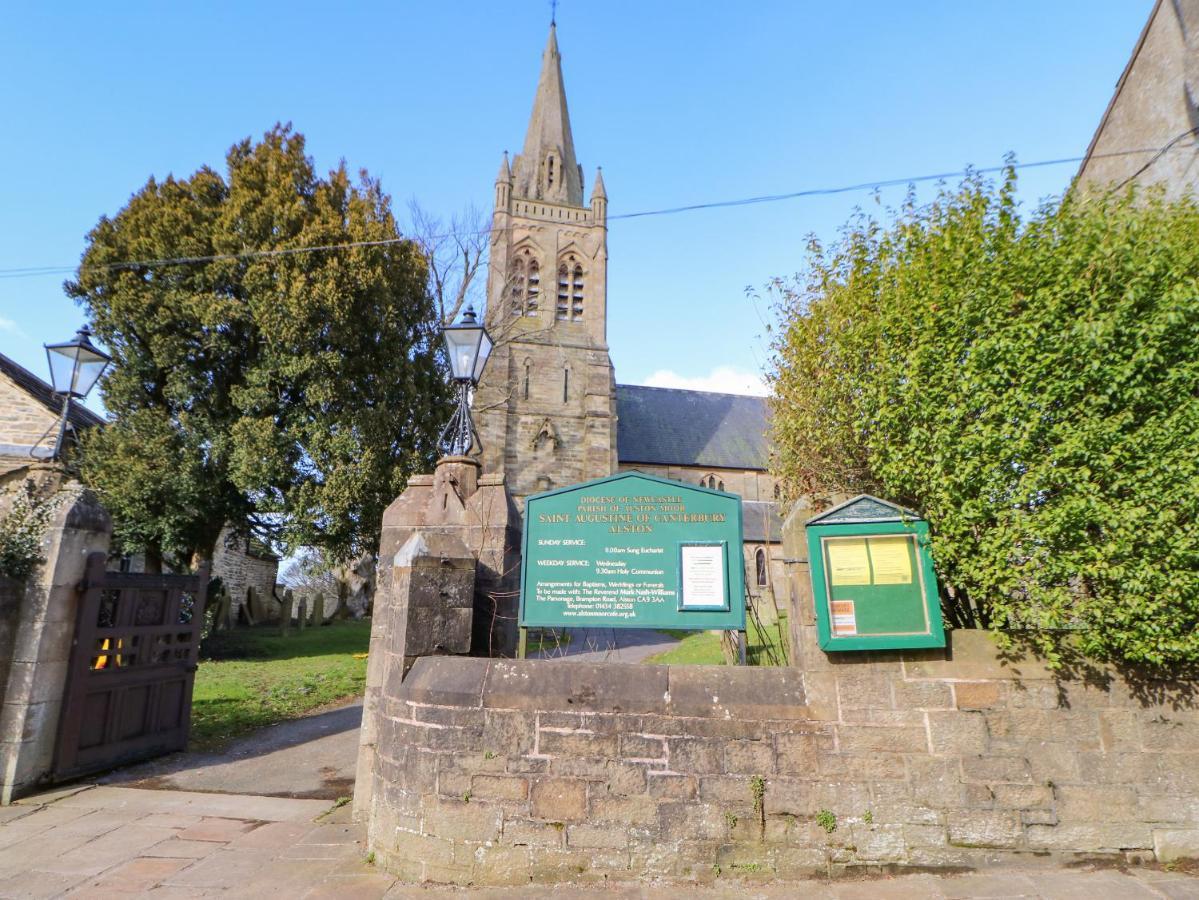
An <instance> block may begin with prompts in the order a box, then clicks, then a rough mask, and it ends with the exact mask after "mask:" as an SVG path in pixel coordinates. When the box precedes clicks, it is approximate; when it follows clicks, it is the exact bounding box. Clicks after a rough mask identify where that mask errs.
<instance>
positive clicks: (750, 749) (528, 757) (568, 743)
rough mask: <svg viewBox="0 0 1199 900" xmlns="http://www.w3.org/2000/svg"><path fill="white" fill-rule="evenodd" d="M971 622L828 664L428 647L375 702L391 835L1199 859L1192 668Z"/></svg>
mask: <svg viewBox="0 0 1199 900" xmlns="http://www.w3.org/2000/svg"><path fill="white" fill-rule="evenodd" d="M952 638H953V646H952V648H951V650H950V652H949V653H948V654H945V653H941V654H940V656H941V658H930V655H929V654H927V652H925V655H924V656H923V657H920V656H916V655H913V656H911V657H905V656H903V655H901V654H898V653H895V654H871V655H869V657H867V656H866V655H864V654H854V657H855V658H854V659H853V660H852V661H839V660H826V661H825V667H824V668H823V669H821V670H812V671H800V670H797V669H737V668H724V667H667V666H634V665H624V664H618V663H615V664H599V665H584V664H573V663H563V662H554V661H541V660H528V661H507V660H486V659H471V658H451V657H441V658H430V657H426V658H422V659H420V660H418V661H417V662H416V664H415V666H414V667H413V669H412V671H411V673H410V674H409V675H408V677H407V678H406V679H405V680H404V681H403V683H402V684H400V685H395V684H389V685H385V686H384V688H383V690H382V691H381V696H380V699H379V702H378V706H377V708H376V710H375V713H374V715H375V727H376V728H377V730H378V743H377V745H376V752H375V754H374V763H373V766H372V767H371V768H372V776H371V785H370V791H371V793H370V795H369V803H368V804H367V813H368V816H369V840H370V846H371V849H372V850H373V851H374V853H375V854H376V857H377V859H378V860H379V862H380V864H381V865H383V866H384V867H385V868H387V869H388V870H389V871H391V872H394V873H396V874H398V875H400V876H401V877H403V878H407V879H413V880H424V881H436V882H454V883H459V884H468V883H474V884H521V883H527V882H529V881H530V880H533V881H557V880H602V879H605V878H611V879H613V880H629V879H634V878H639V877H643V876H658V877H667V878H679V879H688V880H696V881H708V880H712V879H715V878H720V877H727V876H734V877H749V878H752V877H757V876H762V877H780V878H787V877H799V876H805V875H812V874H819V875H837V874H842V873H845V872H847V871H853V870H868V869H878V868H880V867H902V866H921V867H927V866H932V867H954V868H958V867H969V868H977V867H981V866H986V865H990V864H994V863H998V862H1004V861H1011V860H1013V859H1019V860H1020V861H1021V862H1024V863H1028V862H1031V861H1033V860H1034V859H1037V858H1050V859H1055V860H1056V861H1059V862H1060V861H1062V859H1063V858H1067V859H1068V858H1077V857H1080V856H1081V857H1095V856H1106V857H1109V858H1113V859H1116V860H1120V861H1138V860H1149V859H1152V858H1153V857H1154V856H1155V854H1156V857H1157V858H1158V859H1159V860H1161V861H1168V860H1170V859H1174V858H1178V857H1181V856H1199V713H1197V712H1196V709H1195V706H1194V701H1193V700H1189V699H1187V698H1186V696H1185V691H1183V690H1182V688H1180V686H1173V687H1172V688H1171V689H1170V690H1169V691H1168V692H1167V693H1166V694H1164V695H1157V696H1146V695H1145V694H1144V693H1143V692H1139V691H1138V690H1136V689H1133V688H1131V687H1129V685H1127V684H1126V683H1124V682H1123V681H1121V680H1120V679H1119V678H1114V677H1113V678H1111V679H1110V680H1108V681H1107V682H1106V683H1098V684H1082V683H1060V682H1057V681H1055V680H1054V679H1053V678H1052V677H1050V676H1049V673H1047V672H1046V671H1045V670H1043V669H1041V668H1039V667H1037V666H1035V665H1031V664H1028V663H1026V662H1025V663H1017V664H1016V665H1014V666H1011V665H1005V664H1003V663H1001V662H1000V660H999V657H998V654H997V653H996V651H995V649H994V647H993V646H992V645H991V643H990V639H989V637H988V635H986V634H985V633H979V632H958V633H955V634H954V635H953V636H952ZM947 656H948V657H949V658H945V657H947ZM1182 687H1185V686H1182ZM360 790H361V786H360Z"/></svg>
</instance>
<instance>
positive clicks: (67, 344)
mask: <svg viewBox="0 0 1199 900" xmlns="http://www.w3.org/2000/svg"><path fill="white" fill-rule="evenodd" d="M91 337H92V333H91V331H90V330H89V329H88V327H87V326H86V325H84V326H83V327H82V328H80V329H79V330H78V331H77V332H75V336H74V337H73V338H71V339H70V340H69V341H63V342H62V343H61V344H46V345H45V347H46V359H47V361H48V362H49V363H50V383H51V385H52V386H53V388H54V393H56V394H62V395H63V402H62V420H61V421H60V422H59V425H58V440H56V441H55V442H54V452H53V453H51V455H50V458H51V459H58V457H59V455H60V454H61V453H62V441H63V437H64V436H65V435H66V431H67V416H68V414H69V413H70V411H71V398H72V397H78V398H79V399H80V400H82V399H83V398H84V397H86V396H87V395H88V392H89V391H91V389H92V388H93V387H94V386H95V384H96V382H97V381H99V380H100V376H101V375H103V374H104V370H105V369H107V368H108V364H109V363H110V362H112V357H111V356H108V355H107V354H106V353H104V352H103V351H102V350H100V349H99V348H98V347H96V346H95V345H94V344H93V343H92V341H91Z"/></svg>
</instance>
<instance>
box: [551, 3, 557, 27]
mask: <svg viewBox="0 0 1199 900" xmlns="http://www.w3.org/2000/svg"><path fill="white" fill-rule="evenodd" d="M550 24H551V25H557V24H558V0H550Z"/></svg>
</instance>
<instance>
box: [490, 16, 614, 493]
mask: <svg viewBox="0 0 1199 900" xmlns="http://www.w3.org/2000/svg"><path fill="white" fill-rule="evenodd" d="M607 211H608V196H607V194H606V193H605V191H604V181H603V177H602V176H601V174H600V173H599V172H598V171H597V172H596V176H595V183H594V185H593V187H592V191H591V201H590V203H589V204H588V205H586V206H585V205H584V204H583V170H582V167H581V166H579V164H578V162H577V161H576V160H575V148H574V140H573V138H572V137H571V133H570V116H569V114H568V113H567V109H566V91H565V88H564V86H563V83H562V58H561V56H560V55H559V53H558V39H557V34H556V30H555V28H554V26H553V25H551V26H550V34H549V40H548V42H547V43H546V47H545V53H544V54H543V55H542V59H541V76H540V79H539V80H538V82H537V95H536V97H535V99H534V101H533V113H532V115H531V116H530V117H529V128H528V132H527V134H526V135H525V144H524V149H523V150H522V151H521V153H520V154H519V155H517V156H516V158H515V159H513V160H512V163H511V165H509V162H508V155H507V153H505V154H504V159H503V162H501V163H500V171H499V174H498V175H497V176H496V180H495V212H494V214H493V216H492V230H491V255H490V263H489V268H488V273H487V315H486V323H487V328H488V331H489V332H490V333H491V335H492V337H493V338H494V339H495V342H496V346H495V349H494V350H493V351H492V354H491V358H490V360H489V361H488V363H487V368H486V369H485V370H484V373H483V379H482V381H481V382H480V383H479V387H478V389H477V391H476V392H475V398H474V404H473V406H474V419H475V423H476V426H477V427H478V430H479V437H480V440H481V441H482V444H483V471H484V472H501V471H502V472H504V473H505V474H506V477H507V484H508V488H509V490H510V491H511V493H512V495H513V496H514V497H515V498H516V500H517V502H518V504H520V506H521V507H522V508H523V506H524V498H525V497H526V496H528V495H529V494H534V493H537V492H539V491H545V490H551V489H553V488H558V487H563V486H564V485H568V484H574V483H576V482H580V481H586V480H588V479H591V478H601V477H604V476H606V475H611V474H612V473H613V472H615V471H616V388H615V376H614V374H613V370H612V360H611V359H610V358H609V356H608V341H607V312H608V309H607V301H608V297H607V283H608V278H607V275H608V271H607V270H608V228H607Z"/></svg>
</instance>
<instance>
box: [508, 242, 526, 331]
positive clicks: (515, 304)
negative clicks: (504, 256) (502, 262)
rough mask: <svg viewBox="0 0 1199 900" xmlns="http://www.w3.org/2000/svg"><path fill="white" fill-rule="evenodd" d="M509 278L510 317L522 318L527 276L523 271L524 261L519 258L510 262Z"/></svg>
mask: <svg viewBox="0 0 1199 900" xmlns="http://www.w3.org/2000/svg"><path fill="white" fill-rule="evenodd" d="M511 278H512V286H511V288H510V291H511V296H512V315H514V316H523V315H524V314H525V287H526V280H527V278H528V274H527V271H526V269H525V261H524V260H523V259H521V258H520V257H517V258H516V259H514V260H513V261H512V276H511Z"/></svg>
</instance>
